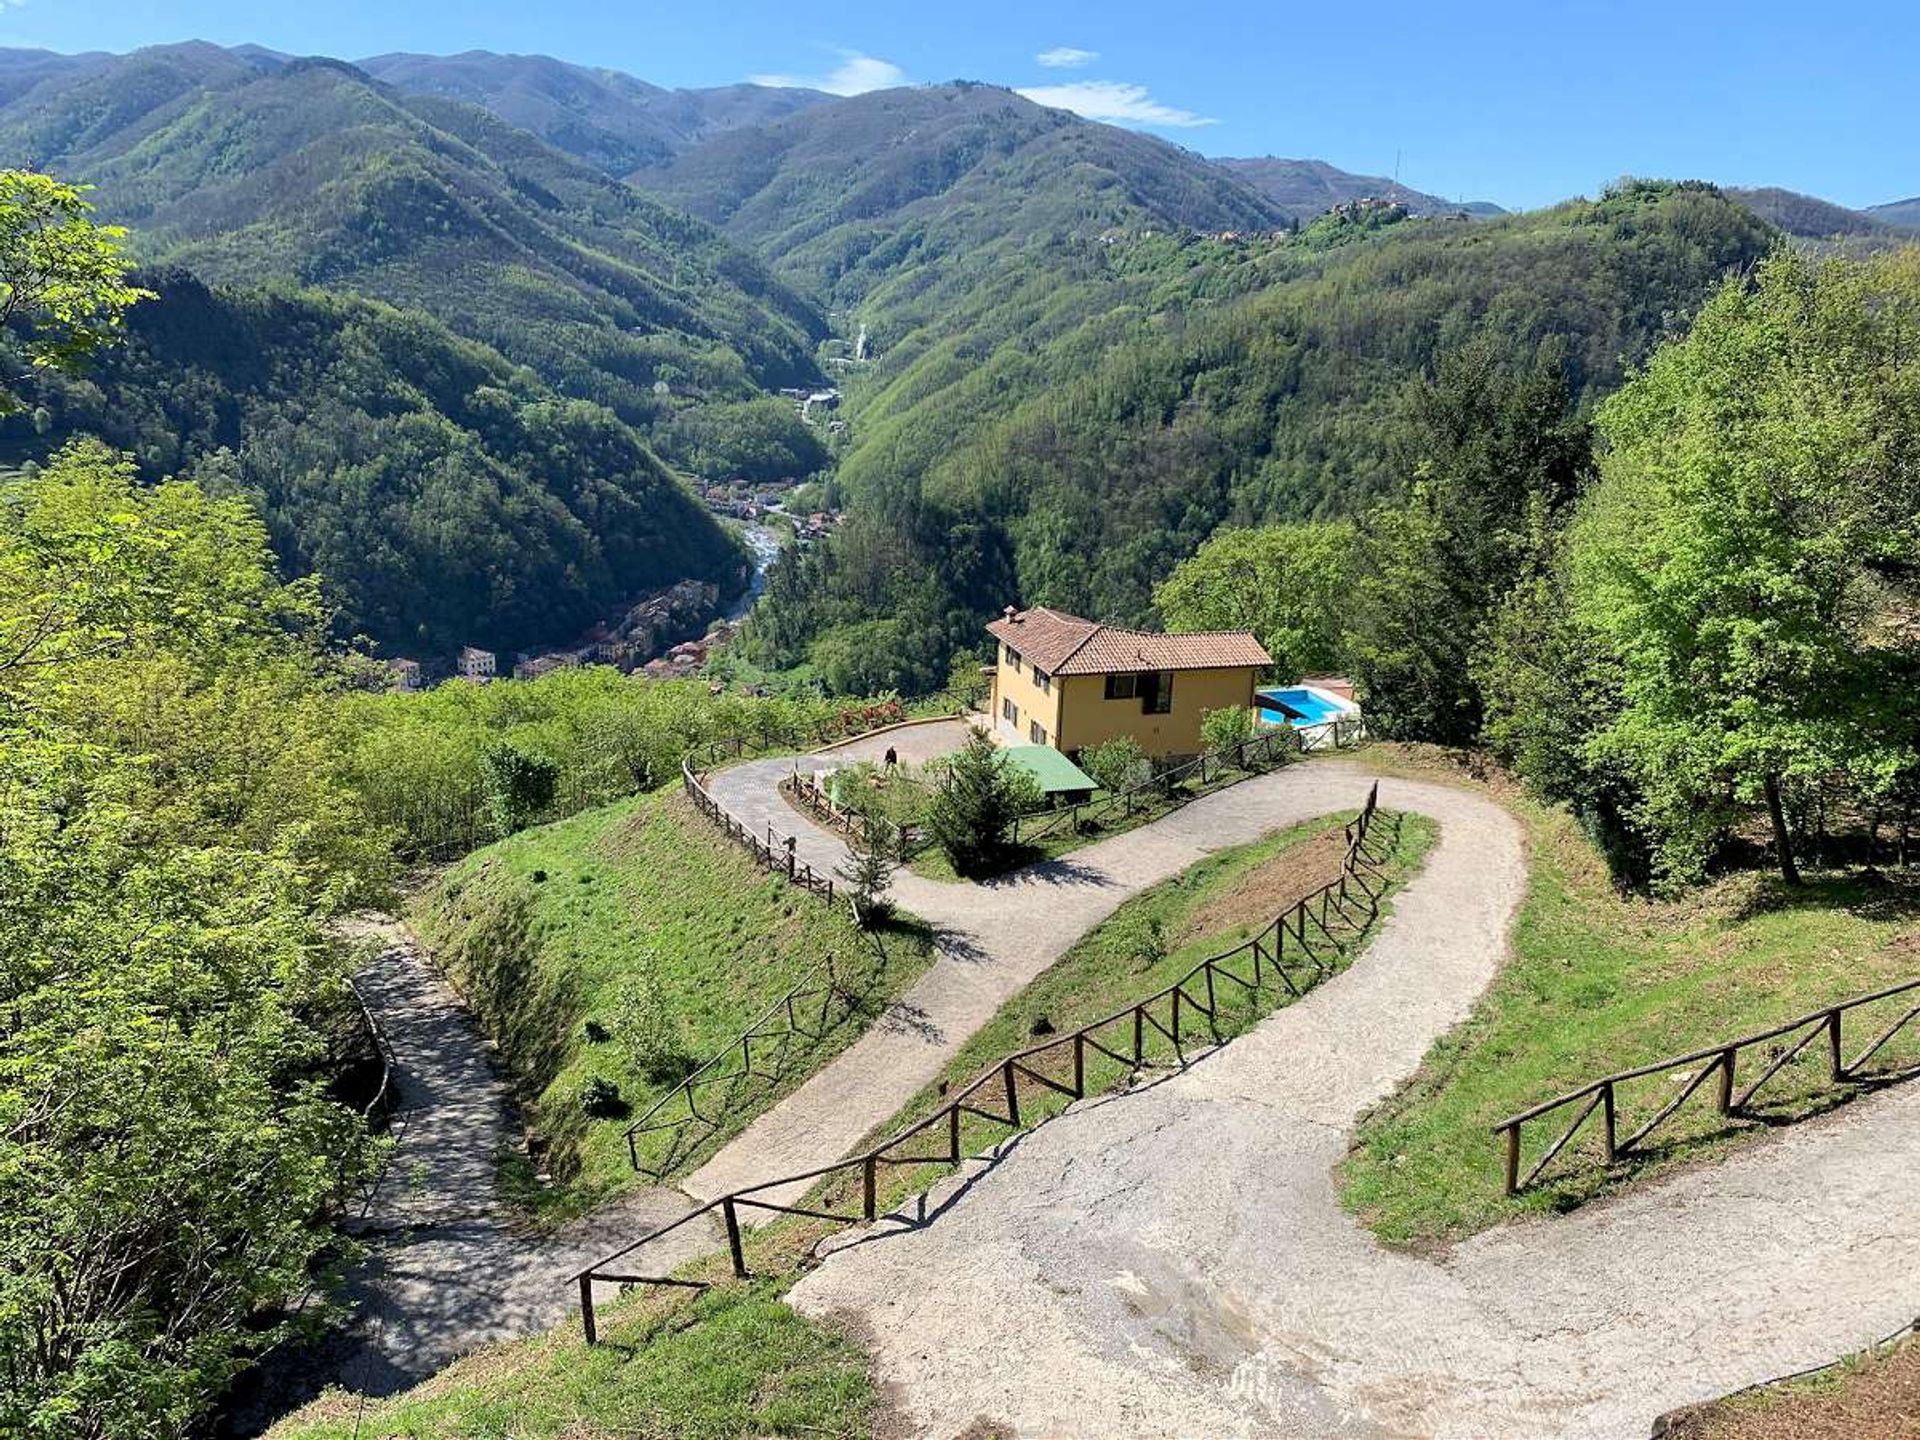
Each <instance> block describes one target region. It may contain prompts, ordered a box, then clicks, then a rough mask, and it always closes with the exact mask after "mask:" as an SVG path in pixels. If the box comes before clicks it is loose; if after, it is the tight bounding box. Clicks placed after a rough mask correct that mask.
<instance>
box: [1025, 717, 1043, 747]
mask: <svg viewBox="0 0 1920 1440" xmlns="http://www.w3.org/2000/svg"><path fill="white" fill-rule="evenodd" d="M1027 739H1028V740H1029V741H1031V742H1032V743H1033V744H1035V745H1044V744H1046V743H1047V732H1046V729H1045V727H1044V726H1042V725H1041V724H1040V722H1039V721H1038V720H1029V721H1028V722H1027Z"/></svg>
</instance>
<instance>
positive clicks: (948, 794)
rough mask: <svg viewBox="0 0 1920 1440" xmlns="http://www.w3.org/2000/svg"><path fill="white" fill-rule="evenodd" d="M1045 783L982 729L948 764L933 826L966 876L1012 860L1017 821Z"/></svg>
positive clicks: (930, 814)
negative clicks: (1012, 759) (1012, 760)
mask: <svg viewBox="0 0 1920 1440" xmlns="http://www.w3.org/2000/svg"><path fill="white" fill-rule="evenodd" d="M1040 798H1041V795H1040V787H1039V785H1038V783H1037V782H1035V780H1034V779H1033V777H1032V776H1030V775H1028V774H1027V772H1026V771H1024V770H1021V769H1019V768H1017V767H1016V766H1014V765H1012V764H1011V763H1009V762H1008V760H1007V757H1006V755H1005V753H1004V752H1003V751H1002V750H1001V749H1000V748H999V746H997V745H995V744H994V743H993V741H992V740H991V739H990V738H988V736H987V735H986V734H985V733H983V732H981V731H978V730H975V731H973V732H972V733H971V734H969V735H968V737H967V743H966V744H965V745H964V746H962V747H961V748H960V751H959V753H958V754H956V755H955V756H954V757H953V759H952V760H951V762H950V763H949V764H948V766H947V774H946V779H945V780H944V781H943V782H942V783H941V786H940V788H939V790H938V791H937V792H935V794H934V797H933V804H932V805H931V806H930V807H929V808H928V811H927V830H928V832H929V833H930V834H931V835H932V836H933V840H934V843H935V844H937V845H938V846H939V847H940V849H941V850H942V851H943V852H944V853H945V855H946V857H947V860H948V862H949V863H950V864H951V865H952V866H953V868H954V869H955V870H956V871H957V872H958V873H960V874H962V875H968V876H975V875H987V874H991V873H992V872H993V871H995V870H997V869H999V868H1000V867H1001V866H1003V865H1004V864H1005V862H1006V860H1007V859H1008V855H1009V850H1010V846H1009V843H1008V836H1009V833H1010V832H1011V830H1012V828H1013V822H1014V820H1015V819H1016V818H1017V817H1019V816H1020V815H1022V814H1024V813H1025V812H1026V811H1028V810H1031V809H1032V808H1034V807H1035V806H1036V805H1037V804H1039V802H1040Z"/></svg>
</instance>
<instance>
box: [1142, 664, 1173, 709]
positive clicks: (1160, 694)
mask: <svg viewBox="0 0 1920 1440" xmlns="http://www.w3.org/2000/svg"><path fill="white" fill-rule="evenodd" d="M1139 692H1140V713H1141V714H1143V715H1165V714H1166V713H1167V712H1168V711H1170V710H1172V709H1173V672H1172V671H1171V670H1155V671H1152V672H1151V673H1149V674H1146V675H1142V676H1141V677H1140V685H1139Z"/></svg>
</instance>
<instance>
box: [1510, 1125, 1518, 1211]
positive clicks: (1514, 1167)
mask: <svg viewBox="0 0 1920 1440" xmlns="http://www.w3.org/2000/svg"><path fill="white" fill-rule="evenodd" d="M1519 1193H1520V1127H1519V1126H1518V1125H1509V1126H1507V1194H1509V1195H1517V1194H1519Z"/></svg>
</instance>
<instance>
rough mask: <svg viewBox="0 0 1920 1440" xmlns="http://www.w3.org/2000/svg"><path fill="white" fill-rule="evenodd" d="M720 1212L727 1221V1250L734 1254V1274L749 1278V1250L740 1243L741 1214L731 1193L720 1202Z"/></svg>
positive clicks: (737, 1276) (740, 1277)
mask: <svg viewBox="0 0 1920 1440" xmlns="http://www.w3.org/2000/svg"><path fill="white" fill-rule="evenodd" d="M720 1213H721V1214H722V1215H723V1216H725V1218H726V1222H727V1250H728V1251H729V1253H731V1254H732V1256H733V1273H734V1276H735V1277H736V1278H738V1279H741V1280H744V1279H746V1278H747V1252H746V1251H745V1249H743V1248H742V1247H741V1244H740V1216H739V1214H738V1213H737V1212H736V1211H735V1210H734V1208H733V1197H732V1196H731V1195H729V1196H727V1198H726V1199H724V1200H722V1201H721V1202H720Z"/></svg>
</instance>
